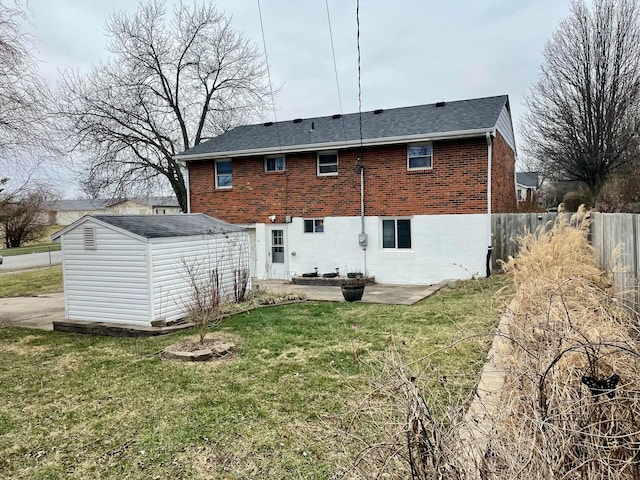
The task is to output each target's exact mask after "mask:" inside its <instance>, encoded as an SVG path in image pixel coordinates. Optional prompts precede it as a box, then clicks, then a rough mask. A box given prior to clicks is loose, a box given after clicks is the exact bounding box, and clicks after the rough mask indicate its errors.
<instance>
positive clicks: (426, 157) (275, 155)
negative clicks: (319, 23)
mask: <svg viewBox="0 0 640 480" xmlns="http://www.w3.org/2000/svg"><path fill="white" fill-rule="evenodd" d="M360 125H361V126H360ZM360 128H361V129H362V141H361V140H360ZM515 151H516V147H515V138H514V133H513V126H512V121H511V113H510V108H509V99H508V97H507V96H506V95H505V96H496V97H488V98H479V99H471V100H462V101H455V102H439V103H436V104H430V105H420V106H413V107H406V108H394V109H389V110H375V111H373V112H363V113H362V117H361V123H360V116H359V115H358V114H357V113H356V114H348V115H342V116H341V115H333V116H329V117H318V118H309V119H295V120H293V121H284V122H277V123H273V122H267V123H264V124H257V125H246V126H241V127H237V128H234V129H232V130H230V131H228V132H226V133H224V134H222V135H220V136H218V137H215V138H213V139H211V140H209V141H207V142H204V143H202V144H200V145H198V146H196V147H194V148H192V149H189V150H187V151H185V152H183V153H182V154H180V155H179V156H178V158H179V159H182V160H184V161H185V163H186V166H187V172H188V188H189V195H188V198H189V212H198V213H206V214H208V215H210V216H212V217H214V218H219V219H221V220H224V221H227V222H230V223H234V224H240V225H244V226H246V227H248V228H249V229H250V233H251V238H252V244H253V258H254V261H253V263H254V274H255V275H256V276H257V277H259V278H290V277H291V276H293V275H300V274H302V273H304V272H312V271H314V267H318V270H319V272H320V273H325V272H333V271H334V270H335V269H336V268H339V269H340V272H341V273H345V272H348V271H362V272H366V273H367V274H369V275H374V276H375V277H376V280H377V281H378V282H381V283H397V284H428V283H433V282H437V281H440V280H442V279H445V278H468V277H470V276H471V275H481V276H483V275H484V274H485V272H486V264H487V254H488V250H489V248H488V247H489V246H490V245H491V221H490V215H491V213H492V212H495V213H500V212H509V211H513V209H514V208H515V205H516V197H515Z"/></svg>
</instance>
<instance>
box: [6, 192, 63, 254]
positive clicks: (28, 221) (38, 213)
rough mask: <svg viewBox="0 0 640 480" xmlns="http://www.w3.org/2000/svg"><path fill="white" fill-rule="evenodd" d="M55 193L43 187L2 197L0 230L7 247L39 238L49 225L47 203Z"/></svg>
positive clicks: (18, 245) (17, 245)
mask: <svg viewBox="0 0 640 480" xmlns="http://www.w3.org/2000/svg"><path fill="white" fill-rule="evenodd" d="M52 199H53V194H52V193H51V192H50V191H48V190H47V189H45V188H43V187H35V188H33V189H32V190H31V191H25V190H21V191H19V192H13V193H12V194H11V195H10V196H5V197H1V198H0V231H1V232H2V234H3V236H4V242H5V246H6V247H7V248H13V247H20V246H21V245H22V244H23V243H25V242H30V241H34V240H37V239H38V238H39V237H40V235H41V234H42V231H43V229H44V227H45V226H46V225H47V205H48V204H49V202H50V201H51V200H52Z"/></svg>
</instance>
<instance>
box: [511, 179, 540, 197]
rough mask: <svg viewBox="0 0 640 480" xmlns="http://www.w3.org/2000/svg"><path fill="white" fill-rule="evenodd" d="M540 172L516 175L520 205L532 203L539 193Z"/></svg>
mask: <svg viewBox="0 0 640 480" xmlns="http://www.w3.org/2000/svg"><path fill="white" fill-rule="evenodd" d="M538 179H539V175H538V172H518V173H516V199H517V200H518V203H520V202H526V201H531V200H532V199H533V197H534V195H535V193H536V192H537V191H538V187H539V185H538Z"/></svg>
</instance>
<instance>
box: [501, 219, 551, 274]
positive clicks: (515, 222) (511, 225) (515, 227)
mask: <svg viewBox="0 0 640 480" xmlns="http://www.w3.org/2000/svg"><path fill="white" fill-rule="evenodd" d="M557 216H558V214H557V213H494V214H493V215H492V216H491V231H492V233H493V238H492V242H491V243H492V252H491V258H492V262H491V270H492V271H493V272H499V271H500V270H502V267H501V266H500V264H499V262H498V260H505V261H506V260H507V259H508V258H509V256H515V255H516V253H518V245H517V244H516V243H515V242H514V241H513V239H514V238H515V237H518V236H521V235H524V234H525V233H528V232H532V233H535V232H536V231H537V230H538V229H539V228H545V229H546V228H549V227H550V225H551V224H552V223H553V221H554V220H555V219H556V217H557Z"/></svg>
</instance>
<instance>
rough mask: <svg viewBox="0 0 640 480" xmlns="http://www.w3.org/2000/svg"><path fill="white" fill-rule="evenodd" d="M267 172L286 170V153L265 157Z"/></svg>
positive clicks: (265, 169)
mask: <svg viewBox="0 0 640 480" xmlns="http://www.w3.org/2000/svg"><path fill="white" fill-rule="evenodd" d="M264 171H265V172H284V155H279V156H273V157H266V158H265V159H264Z"/></svg>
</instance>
